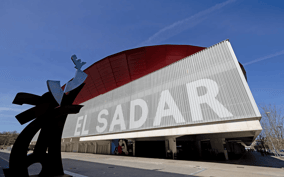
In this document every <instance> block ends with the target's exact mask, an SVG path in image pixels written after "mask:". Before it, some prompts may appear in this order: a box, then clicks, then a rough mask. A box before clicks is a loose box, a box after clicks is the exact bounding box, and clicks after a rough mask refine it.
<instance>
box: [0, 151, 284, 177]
mask: <svg viewBox="0 0 284 177" xmlns="http://www.w3.org/2000/svg"><path fill="white" fill-rule="evenodd" d="M62 158H63V167H64V170H66V173H67V174H68V173H69V174H70V175H73V176H74V177H86V176H88V177H92V176H106V177H111V176H113V177H114V176H115V177H130V176H131V177H132V176H133V177H140V176H141V177H142V176H143V177H144V176H149V177H152V176H153V177H154V176H155V177H156V176H157V177H159V176H161V177H162V176H163V177H170V176H175V177H183V176H199V177H201V176H204V177H205V176H206V177H213V176H214V177H217V176H218V177H246V176H249V177H268V176H271V177H275V176H283V177H284V160H283V159H278V158H276V157H274V156H261V155H260V154H259V153H257V152H253V153H247V154H245V155H244V156H243V157H242V158H241V159H240V160H235V161H226V162H224V161H223V162H204V161H203V162H202V161H186V160H171V159H153V158H140V157H127V156H113V155H99V154H85V153H65V152H63V153H62ZM7 160H9V151H0V166H1V167H5V166H6V167H7V165H8V162H7ZM281 167H283V168H281ZM40 168H41V166H40V164H34V165H32V166H30V167H29V172H30V174H38V173H39V171H40ZM3 176H4V175H3V174H2V176H1V170H0V177H3Z"/></svg>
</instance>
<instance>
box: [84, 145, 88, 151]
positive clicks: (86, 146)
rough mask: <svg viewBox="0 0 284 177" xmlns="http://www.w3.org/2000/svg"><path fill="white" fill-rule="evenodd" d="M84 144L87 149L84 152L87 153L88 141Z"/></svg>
mask: <svg viewBox="0 0 284 177" xmlns="http://www.w3.org/2000/svg"><path fill="white" fill-rule="evenodd" d="M84 145H85V150H84V152H85V153H86V152H87V148H88V143H84Z"/></svg>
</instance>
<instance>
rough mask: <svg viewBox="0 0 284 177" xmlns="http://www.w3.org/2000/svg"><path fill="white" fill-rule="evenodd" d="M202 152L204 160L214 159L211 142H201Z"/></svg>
mask: <svg viewBox="0 0 284 177" xmlns="http://www.w3.org/2000/svg"><path fill="white" fill-rule="evenodd" d="M201 152H202V158H203V159H212V158H213V152H212V147H211V143H210V140H208V141H201Z"/></svg>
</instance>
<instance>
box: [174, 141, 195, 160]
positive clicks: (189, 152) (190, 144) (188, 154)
mask: <svg viewBox="0 0 284 177" xmlns="http://www.w3.org/2000/svg"><path fill="white" fill-rule="evenodd" d="M177 158H178V159H180V160H196V159H198V149H196V146H195V142H194V141H177Z"/></svg>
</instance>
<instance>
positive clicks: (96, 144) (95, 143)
mask: <svg viewBox="0 0 284 177" xmlns="http://www.w3.org/2000/svg"><path fill="white" fill-rule="evenodd" d="M94 146H95V150H94V154H96V153H97V146H98V143H97V142H94Z"/></svg>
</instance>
